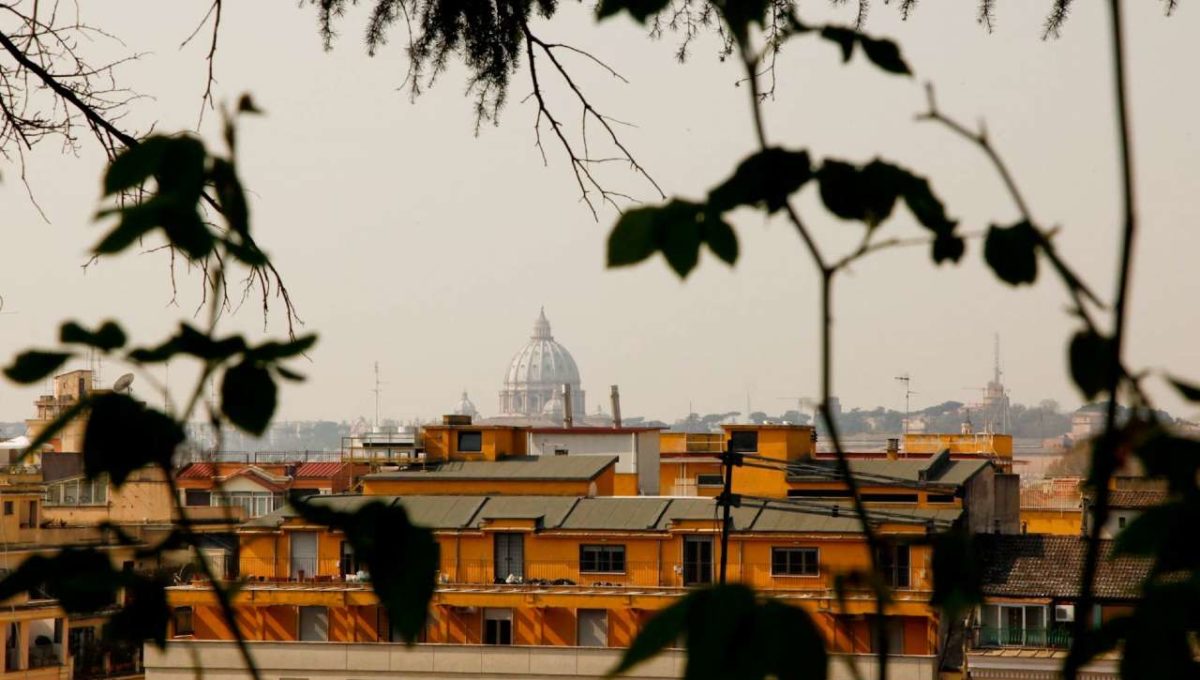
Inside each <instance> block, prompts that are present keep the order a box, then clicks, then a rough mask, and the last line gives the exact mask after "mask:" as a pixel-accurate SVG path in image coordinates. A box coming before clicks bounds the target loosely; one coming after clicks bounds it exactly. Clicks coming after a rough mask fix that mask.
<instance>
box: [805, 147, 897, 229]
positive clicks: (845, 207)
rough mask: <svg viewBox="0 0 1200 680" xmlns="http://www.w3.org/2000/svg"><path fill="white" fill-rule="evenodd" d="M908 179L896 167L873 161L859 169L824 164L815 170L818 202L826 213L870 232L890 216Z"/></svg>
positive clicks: (842, 165)
mask: <svg viewBox="0 0 1200 680" xmlns="http://www.w3.org/2000/svg"><path fill="white" fill-rule="evenodd" d="M909 178H911V175H909V173H907V172H906V171H904V170H901V169H900V168H897V167H896V166H894V165H892V164H890V163H885V162H883V161H880V160H878V159H877V160H873V161H871V162H870V163H868V164H867V165H865V166H863V167H862V168H861V169H859V168H856V167H854V166H853V165H851V164H849V163H844V162H842V161H836V160H826V161H825V162H824V163H823V164H822V165H821V168H820V169H819V170H817V181H818V182H819V183H820V186H821V200H822V201H823V202H824V203H825V207H826V208H828V209H829V212H831V213H833V214H834V215H837V216H838V217H840V218H842V219H845V220H856V221H859V222H862V223H864V224H866V225H867V226H868V227H870V228H874V227H876V226H878V225H879V224H880V223H881V222H883V221H884V220H886V219H887V218H888V217H889V216H890V215H891V214H892V208H893V207H894V206H895V204H896V198H897V197H899V196H900V195H901V194H902V193H903V192H904V190H905V188H906V182H907V180H908V179H909Z"/></svg>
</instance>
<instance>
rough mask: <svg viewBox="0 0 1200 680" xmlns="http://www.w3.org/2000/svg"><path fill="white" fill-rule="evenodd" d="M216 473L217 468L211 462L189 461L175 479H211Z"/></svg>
mask: <svg viewBox="0 0 1200 680" xmlns="http://www.w3.org/2000/svg"><path fill="white" fill-rule="evenodd" d="M216 473H217V469H216V467H215V466H214V465H213V464H212V463H189V464H188V466H187V467H185V468H184V469H182V470H180V471H179V474H177V475H176V476H175V477H176V479H212V477H213V475H215V474H216Z"/></svg>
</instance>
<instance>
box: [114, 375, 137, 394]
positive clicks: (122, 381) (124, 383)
mask: <svg viewBox="0 0 1200 680" xmlns="http://www.w3.org/2000/svg"><path fill="white" fill-rule="evenodd" d="M132 384H133V374H132V373H126V374H125V375H123V376H121V377H120V378H117V381H116V382H115V383H113V386H112V388H113V392H126V391H128V390H129V386H130V385H132Z"/></svg>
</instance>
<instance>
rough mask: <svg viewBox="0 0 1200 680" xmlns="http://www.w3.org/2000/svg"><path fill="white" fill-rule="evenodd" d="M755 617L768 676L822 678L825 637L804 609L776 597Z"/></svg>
mask: <svg viewBox="0 0 1200 680" xmlns="http://www.w3.org/2000/svg"><path fill="white" fill-rule="evenodd" d="M759 616H760V618H761V623H760V624H759V630H760V634H761V635H762V638H763V647H764V655H765V657H766V660H767V669H768V672H769V673H770V675H771V676H773V677H775V678H777V679H778V680H824V679H825V677H826V676H827V674H828V672H829V660H828V653H827V652H826V651H825V638H824V637H823V636H822V635H821V632H820V631H819V630H817V627H816V625H815V624H814V623H813V620H812V618H811V617H809V615H808V613H807V612H805V611H804V610H803V609H800V608H799V607H793V606H790V605H786V604H784V603H783V602H780V601H779V600H767V601H766V602H764V603H763V604H762V605H761V608H760V614H759Z"/></svg>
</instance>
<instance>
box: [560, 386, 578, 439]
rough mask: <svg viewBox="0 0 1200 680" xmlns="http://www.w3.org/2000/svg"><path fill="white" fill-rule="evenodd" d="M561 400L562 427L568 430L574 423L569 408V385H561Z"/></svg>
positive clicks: (571, 411) (573, 415) (573, 416)
mask: <svg viewBox="0 0 1200 680" xmlns="http://www.w3.org/2000/svg"><path fill="white" fill-rule="evenodd" d="M562 398H563V400H562V401H563V427H565V428H567V429H570V428H571V426H572V425H573V424H574V422H575V414H574V412H573V409H572V407H571V385H570V383H563V387H562Z"/></svg>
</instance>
